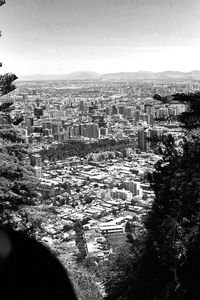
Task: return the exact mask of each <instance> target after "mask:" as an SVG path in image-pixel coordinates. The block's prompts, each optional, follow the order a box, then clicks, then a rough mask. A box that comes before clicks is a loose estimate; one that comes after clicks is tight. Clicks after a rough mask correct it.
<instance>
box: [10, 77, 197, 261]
mask: <svg viewBox="0 0 200 300" xmlns="http://www.w3.org/2000/svg"><path fill="white" fill-rule="evenodd" d="M188 87H189V88H188ZM187 88H188V90H190V89H192V88H196V87H195V86H192V85H191V84H190V83H179V84H177V85H176V84H174V83H173V84H172V83H159V82H157V83H141V82H138V83H133V84H131V83H130V82H129V83H120V82H119V83H118V82H111V83H108V82H106V83H103V82H81V83H74V82H71V83H70V82H69V83H66V82H34V83H33V82H28V83H27V82H26V83H19V89H18V90H17V91H16V92H14V93H13V95H12V96H11V97H12V99H13V100H14V102H15V107H16V111H17V112H18V113H22V114H23V115H24V121H23V122H22V123H21V124H20V127H19V130H20V131H21V132H22V134H23V135H24V136H25V141H26V143H28V144H30V162H31V165H32V166H33V167H34V169H35V174H36V176H37V177H38V178H39V180H40V183H41V185H40V198H41V201H45V203H47V204H48V205H53V206H55V208H56V209H57V212H58V217H59V219H60V222H61V223H62V224H63V222H64V223H65V224H73V222H74V221H76V220H80V221H81V222H82V223H83V224H84V229H85V230H86V240H87V242H88V245H89V246H88V247H89V248H88V249H89V252H90V254H91V255H92V253H93V250H94V249H96V250H95V251H97V249H99V248H98V247H96V246H95V245H97V244H98V243H97V238H101V237H102V235H103V236H104V237H106V240H108V239H110V240H109V244H111V245H112V244H113V245H114V244H115V245H116V244H117V242H116V241H120V242H121V238H120V236H124V228H125V225H126V222H127V221H131V222H132V223H133V224H134V226H135V228H136V231H137V230H140V229H141V228H142V227H143V225H142V224H143V218H144V216H145V215H146V213H147V211H148V210H149V209H150V208H151V205H152V203H153V200H154V193H153V191H152V190H151V188H150V185H149V182H148V180H147V173H148V172H153V170H154V164H155V163H156V162H157V161H158V159H160V157H159V156H158V155H157V154H156V145H157V144H156V142H155V141H154V139H156V138H158V137H159V136H161V135H162V134H168V133H171V134H172V135H173V136H174V137H176V138H179V137H180V136H181V134H182V132H181V129H180V128H179V124H178V123H177V122H171V121H170V122H168V121H167V118H168V117H169V116H176V115H178V114H180V113H181V112H183V111H185V109H186V107H185V106H184V105H181V104H176V103H175V104H161V103H160V102H158V101H156V100H154V99H153V97H152V95H153V94H154V93H161V94H162V95H165V94H170V93H171V94H172V93H175V92H178V91H179V92H183V91H185V90H186V89H187ZM188 90H187V91H188ZM156 118H157V119H159V118H164V120H163V121H162V122H159V123H157V122H155V119H156ZM126 138H127V139H128V140H129V141H131V142H130V143H129V144H127V145H124V146H121V147H120V148H118V146H117V142H116V141H118V142H119V141H120V140H123V139H126ZM70 141H87V143H88V144H89V145H90V143H91V145H92V143H93V142H94V141H100V142H102V144H103V142H104V143H105V144H108V143H109V141H111V144H112V143H113V145H114V146H113V148H112V147H110V148H109V149H110V150H107V149H106V148H105V149H104V148H101V147H99V148H95V151H93V148H92V147H91V150H90V153H87V155H70V156H71V157H67V156H63V159H62V160H55V159H53V158H52V159H47V158H46V157H43V155H42V151H41V149H48V148H49V147H51V146H52V145H53V147H54V149H58V151H59V149H60V148H59V145H66V144H68V143H69V142H70ZM77 145H78V144H77V143H74V144H73V143H72V147H74V153H76V147H77ZM89 149H90V148H89ZM55 151H56V150H55ZM63 151H65V152H67V151H68V150H67V148H64V150H63ZM79 153H80V151H79ZM70 222H71V223H70ZM49 226H50V227H51V226H53V225H49ZM44 227H45V225H44ZM45 228H46V227H45ZM69 228H70V226H69ZM69 231H70V230H69ZM71 231H73V228H71ZM90 233H91V235H90ZM70 236H73V234H71V235H70ZM111 236H112V238H113V241H112V238H111ZM114 236H115V238H114ZM95 247H96V248H95ZM111 248H112V247H111ZM92 249H93V250H92ZM98 251H99V250H98ZM98 251H97V253H98ZM105 251H107V249H106V250H105Z"/></svg>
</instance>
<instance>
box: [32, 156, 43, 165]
mask: <svg viewBox="0 0 200 300" xmlns="http://www.w3.org/2000/svg"><path fill="white" fill-rule="evenodd" d="M30 163H31V166H33V167H41V166H42V158H41V156H40V155H39V154H37V153H36V154H32V155H31V161H30Z"/></svg>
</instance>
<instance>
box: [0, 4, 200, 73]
mask: <svg viewBox="0 0 200 300" xmlns="http://www.w3.org/2000/svg"><path fill="white" fill-rule="evenodd" d="M0 29H1V31H2V37H1V38H0V61H1V62H2V63H3V67H2V68H1V72H2V73H3V72H14V73H16V74H21V75H26V74H67V73H70V72H74V71H94V72H100V73H112V72H135V71H141V70H143V71H155V72H159V71H164V70H178V71H185V72H187V71H191V70H200V1H199V0H7V3H6V4H5V5H3V6H1V7H0Z"/></svg>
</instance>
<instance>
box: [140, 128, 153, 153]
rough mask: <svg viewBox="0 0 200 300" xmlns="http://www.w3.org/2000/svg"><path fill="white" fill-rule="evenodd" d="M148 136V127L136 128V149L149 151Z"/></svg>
mask: <svg viewBox="0 0 200 300" xmlns="http://www.w3.org/2000/svg"><path fill="white" fill-rule="evenodd" d="M149 137H150V131H149V130H148V129H145V128H142V129H140V130H138V149H140V150H141V151H142V152H149V151H150V141H149V140H148V138H149Z"/></svg>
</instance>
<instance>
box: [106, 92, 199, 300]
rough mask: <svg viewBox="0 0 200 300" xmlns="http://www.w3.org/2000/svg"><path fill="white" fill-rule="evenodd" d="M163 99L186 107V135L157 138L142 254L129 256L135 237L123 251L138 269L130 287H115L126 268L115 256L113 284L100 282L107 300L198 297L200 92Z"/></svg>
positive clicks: (123, 279)
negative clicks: (157, 152)
mask: <svg viewBox="0 0 200 300" xmlns="http://www.w3.org/2000/svg"><path fill="white" fill-rule="evenodd" d="M156 97H157V98H159V97H158V96H156ZM168 99H169V100H168V101H169V102H170V101H174V100H176V101H177V102H178V103H186V104H187V110H186V111H185V112H184V113H182V114H181V115H180V116H178V119H179V121H180V123H181V124H182V126H183V128H184V129H185V136H183V138H182V139H180V140H179V143H177V141H175V140H174V138H173V137H172V136H171V135H169V136H165V137H163V138H162V144H161V146H160V153H161V154H162V159H160V160H159V161H158V162H157V163H156V165H155V171H154V172H153V173H152V174H151V175H150V174H149V181H150V184H151V188H152V189H153V191H154V193H155V200H154V203H153V206H152V209H151V211H150V212H149V213H148V214H147V217H146V220H145V228H146V233H144V240H143V241H144V243H143V247H142V251H141V252H140V255H139V256H138V255H137V256H135V255H134V254H135V253H137V252H138V248H137V238H136V241H135V245H136V246H135V247H132V250H131V253H130V252H129V253H126V255H127V256H128V257H127V259H126V261H129V264H130V266H131V265H133V266H135V265H136V266H139V267H138V268H134V270H132V271H131V270H130V271H129V276H128V278H129V282H130V279H131V284H129V287H128V285H127V289H120V286H121V287H123V286H124V283H125V282H127V267H126V264H125V265H123V264H122V265H118V264H117V263H116V261H117V259H120V256H118V257H117V258H115V262H114V264H115V271H114V274H115V275H114V276H112V277H113V279H114V280H113V281H112V284H111V283H110V281H107V283H106V282H105V286H106V291H107V293H108V296H107V299H142V300H145V299H146V300H151V299H156V300H163V299H181V300H186V299H200V288H199V278H200V268H199V266H200V172H199V169H200V138H199V125H200V122H199V120H200V93H188V94H175V95H173V96H172V97H169V98H168ZM159 100H160V101H162V100H161V99H160V98H159ZM166 101H167V100H166V98H165V99H164V102H166ZM120 255H122V254H120ZM124 255H125V254H124ZM114 264H113V263H111V266H110V269H109V271H108V272H110V271H112V270H113V265H114ZM115 278H118V279H119V280H118V281H116V280H115ZM117 287H118V288H117ZM116 289H117V291H118V293H117V294H116V293H115V292H116ZM114 293H115V298H114V296H113V295H114Z"/></svg>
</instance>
